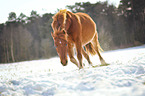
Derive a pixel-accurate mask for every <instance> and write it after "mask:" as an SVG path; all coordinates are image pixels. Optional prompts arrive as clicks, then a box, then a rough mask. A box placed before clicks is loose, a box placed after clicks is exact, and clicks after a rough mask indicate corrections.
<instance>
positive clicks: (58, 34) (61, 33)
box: [51, 28, 68, 66]
mask: <svg viewBox="0 0 145 96" xmlns="http://www.w3.org/2000/svg"><path fill="white" fill-rule="evenodd" d="M51 35H52V37H53V40H54V46H55V47H56V51H57V54H58V55H59V57H60V60H61V64H62V65H63V66H66V65H67V43H68V42H67V33H66V32H65V30H60V28H59V30H56V31H55V32H54V33H53V32H51Z"/></svg>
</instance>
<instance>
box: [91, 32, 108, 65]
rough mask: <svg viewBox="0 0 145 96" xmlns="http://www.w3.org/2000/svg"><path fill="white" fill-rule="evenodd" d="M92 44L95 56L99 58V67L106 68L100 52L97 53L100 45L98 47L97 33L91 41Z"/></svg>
mask: <svg viewBox="0 0 145 96" xmlns="http://www.w3.org/2000/svg"><path fill="white" fill-rule="evenodd" d="M92 43H93V46H94V48H95V51H96V52H97V54H98V56H99V59H100V62H101V66H107V65H108V64H107V63H106V62H105V60H104V59H103V57H102V56H101V54H100V51H99V47H100V45H99V41H98V36H97V33H96V35H95V36H94V38H93V40H92Z"/></svg>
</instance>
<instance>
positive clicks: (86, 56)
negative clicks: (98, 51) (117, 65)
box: [82, 48, 92, 66]
mask: <svg viewBox="0 0 145 96" xmlns="http://www.w3.org/2000/svg"><path fill="white" fill-rule="evenodd" d="M82 53H83V55H84V57H85V58H86V59H87V61H88V63H89V64H90V65H91V66H92V62H91V61H90V57H89V55H88V54H87V53H86V51H85V50H84V49H83V48H82Z"/></svg>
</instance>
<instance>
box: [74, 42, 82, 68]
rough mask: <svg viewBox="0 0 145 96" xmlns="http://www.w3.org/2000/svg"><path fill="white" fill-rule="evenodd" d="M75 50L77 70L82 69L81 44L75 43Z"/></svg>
mask: <svg viewBox="0 0 145 96" xmlns="http://www.w3.org/2000/svg"><path fill="white" fill-rule="evenodd" d="M76 50H77V58H78V60H79V68H80V69H81V68H83V64H82V44H81V42H79V41H77V43H76Z"/></svg>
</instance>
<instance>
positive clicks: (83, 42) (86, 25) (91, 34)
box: [51, 9, 106, 68]
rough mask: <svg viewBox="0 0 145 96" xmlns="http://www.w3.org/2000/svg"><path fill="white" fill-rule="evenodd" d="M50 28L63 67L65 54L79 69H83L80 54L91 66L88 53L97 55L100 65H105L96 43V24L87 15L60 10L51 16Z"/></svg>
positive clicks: (65, 63) (65, 61) (65, 59)
mask: <svg viewBox="0 0 145 96" xmlns="http://www.w3.org/2000/svg"><path fill="white" fill-rule="evenodd" d="M51 26H52V28H53V31H54V32H51V35H52V37H53V39H54V45H55V46H56V51H57V53H58V55H59V57H60V60H61V63H62V65H63V66H66V65H67V61H68V59H67V54H68V55H69V57H70V61H71V62H73V63H74V64H75V65H76V66H77V67H79V68H83V63H82V54H83V56H84V57H85V58H86V59H87V61H88V63H89V64H91V65H92V62H91V61H90V58H89V55H88V53H90V54H92V55H95V54H96V53H97V54H98V56H99V59H100V61H101V65H103V66H104V65H106V62H105V61H104V59H103V58H102V56H101V54H100V51H99V49H101V47H100V45H99V42H98V35H97V31H96V24H95V22H94V21H93V20H92V18H91V17H90V16H89V15H87V14H85V13H72V12H69V11H67V10H66V9H64V10H60V11H59V12H58V13H57V14H55V15H54V16H53V22H52V24H51ZM74 47H75V48H76V51H77V58H78V61H79V63H78V62H77V60H76V59H75V58H74V50H73V48H74ZM84 47H85V50H86V51H85V50H84Z"/></svg>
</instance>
